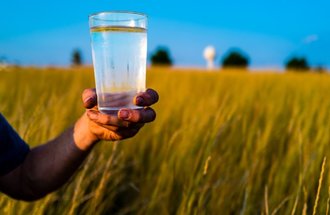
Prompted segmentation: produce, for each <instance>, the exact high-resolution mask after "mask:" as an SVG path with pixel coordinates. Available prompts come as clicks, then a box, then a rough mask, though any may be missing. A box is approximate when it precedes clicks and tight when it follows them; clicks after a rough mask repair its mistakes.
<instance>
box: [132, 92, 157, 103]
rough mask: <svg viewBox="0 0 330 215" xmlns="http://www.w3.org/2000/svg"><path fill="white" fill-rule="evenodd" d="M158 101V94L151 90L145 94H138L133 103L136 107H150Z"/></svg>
mask: <svg viewBox="0 0 330 215" xmlns="http://www.w3.org/2000/svg"><path fill="white" fill-rule="evenodd" d="M158 100H159V95H158V93H157V92H156V91H155V90H153V89H147V90H146V92H141V93H138V94H137V95H136V96H135V99H134V103H135V104H136V105H138V106H150V105H153V104H155V103H156V102H157V101H158Z"/></svg>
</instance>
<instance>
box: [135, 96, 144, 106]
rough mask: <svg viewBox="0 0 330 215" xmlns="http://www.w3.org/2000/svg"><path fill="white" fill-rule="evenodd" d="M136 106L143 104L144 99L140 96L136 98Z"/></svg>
mask: <svg viewBox="0 0 330 215" xmlns="http://www.w3.org/2000/svg"><path fill="white" fill-rule="evenodd" d="M136 104H140V105H142V104H144V99H143V98H142V97H140V96H139V97H136Z"/></svg>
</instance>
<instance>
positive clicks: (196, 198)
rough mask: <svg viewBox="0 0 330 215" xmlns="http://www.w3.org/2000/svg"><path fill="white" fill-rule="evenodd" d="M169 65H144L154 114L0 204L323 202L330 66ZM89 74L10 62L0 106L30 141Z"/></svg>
mask: <svg viewBox="0 0 330 215" xmlns="http://www.w3.org/2000/svg"><path fill="white" fill-rule="evenodd" d="M177 70H178V69H164V68H153V69H150V70H149V71H148V78H147V80H148V87H151V88H154V89H156V90H157V91H158V92H159V94H160V101H159V103H158V104H157V105H155V109H156V111H157V119H156V121H155V122H154V123H151V124H149V125H146V126H145V127H144V128H143V130H141V132H140V133H139V134H138V135H137V136H136V137H134V138H133V139H130V140H125V141H122V142H119V143H111V142H103V143H100V144H99V145H98V146H97V147H96V148H95V150H94V151H93V152H92V154H91V155H90V156H89V158H88V159H87V161H86V164H85V165H84V166H83V167H82V168H81V169H80V171H79V173H78V174H77V175H76V176H75V177H74V178H73V179H72V180H71V181H70V183H69V184H67V185H66V186H65V187H63V188H62V189H61V190H59V191H58V192H56V193H54V194H51V195H49V196H47V197H46V198H44V199H42V200H40V201H37V202H34V203H24V202H18V201H13V200H10V199H9V198H7V197H6V196H4V195H2V194H0V214H13V215H14V214H15V215H16V214H17V215H21V214H158V215H161V214H313V212H315V213H316V214H326V213H327V207H328V204H329V185H330V177H329V176H330V174H329V159H330V156H329V155H330V150H329V144H330V99H329V92H330V76H328V75H327V74H311V73H308V74H301V73H299V74H298V73H286V74H275V73H247V72H239V71H236V72H235V71H227V72H223V71H222V72H217V73H215V72H214V73H212V72H205V71H190V70H179V71H177ZM93 85H94V79H93V73H92V69H91V68H75V69H56V68H47V69H35V68H9V69H8V71H2V72H0V101H1V105H0V112H2V113H3V115H4V116H5V117H6V118H7V119H8V121H9V122H10V123H11V124H12V125H13V127H14V128H15V129H16V130H17V131H18V132H19V133H20V135H22V136H23V138H24V139H25V140H26V141H27V142H28V143H29V144H30V145H31V146H35V145H38V144H40V143H44V142H46V141H47V140H49V139H51V138H53V137H55V136H56V135H58V134H59V133H60V132H61V131H63V130H64V129H65V128H67V127H68V126H70V125H72V124H73V123H74V121H75V119H77V118H78V117H79V116H80V115H81V114H82V113H83V111H84V109H83V108H82V105H81V98H80V97H81V92H82V90H83V89H84V88H88V87H92V86H93ZM325 157H328V160H327V161H325V162H324V163H323V174H321V169H322V162H323V160H324V158H325ZM320 176H321V177H320ZM319 181H321V182H322V183H319ZM319 185H322V186H319ZM318 188H319V190H320V192H319V194H318V192H317V191H318ZM315 202H317V203H315Z"/></svg>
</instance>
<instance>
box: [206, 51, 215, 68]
mask: <svg viewBox="0 0 330 215" xmlns="http://www.w3.org/2000/svg"><path fill="white" fill-rule="evenodd" d="M203 55H204V58H205V60H206V62H207V68H208V69H214V59H215V55H216V52H215V48H214V47H213V46H206V47H205V49H204V52H203Z"/></svg>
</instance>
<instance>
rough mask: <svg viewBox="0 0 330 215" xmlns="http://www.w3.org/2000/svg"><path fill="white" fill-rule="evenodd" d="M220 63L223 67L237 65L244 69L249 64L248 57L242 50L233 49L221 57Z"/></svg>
mask: <svg viewBox="0 0 330 215" xmlns="http://www.w3.org/2000/svg"><path fill="white" fill-rule="evenodd" d="M221 64H222V67H224V68H228V67H239V68H244V69H246V68H247V67H248V66H249V58H248V57H247V56H246V55H245V54H243V53H242V52H240V51H238V50H233V51H230V52H229V54H227V55H226V56H225V57H224V58H223V59H222V62H221Z"/></svg>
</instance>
